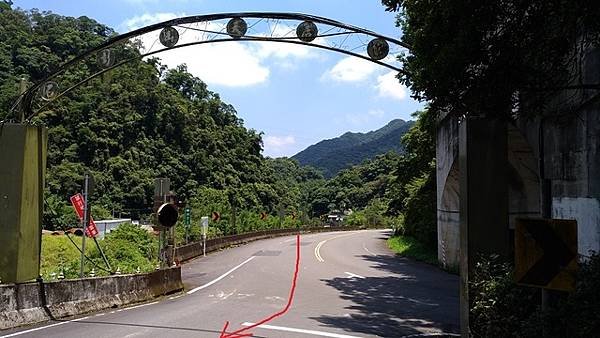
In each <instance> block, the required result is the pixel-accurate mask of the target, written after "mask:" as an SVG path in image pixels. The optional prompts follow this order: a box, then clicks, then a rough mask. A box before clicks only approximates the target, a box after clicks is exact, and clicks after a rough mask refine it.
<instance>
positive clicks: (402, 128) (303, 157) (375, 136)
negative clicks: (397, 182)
mask: <svg viewBox="0 0 600 338" xmlns="http://www.w3.org/2000/svg"><path fill="white" fill-rule="evenodd" d="M412 124H413V122H412V121H404V120H401V119H396V120H392V121H390V122H389V123H388V124H387V125H386V126H384V127H382V128H380V129H377V130H374V131H370V132H367V133H352V132H347V133H345V134H343V135H342V136H340V137H336V138H333V139H329V140H324V141H321V142H319V143H317V144H314V145H312V146H310V147H308V148H306V149H304V150H303V151H301V152H299V153H298V154H296V155H294V156H292V158H293V159H295V160H298V162H299V163H300V164H301V165H310V166H313V167H315V168H317V169H320V170H321V171H322V172H323V175H324V176H325V177H327V178H330V177H332V176H334V175H335V174H337V173H338V172H339V171H340V170H342V169H344V168H349V167H351V166H352V165H355V164H359V163H361V162H363V161H364V160H366V159H372V158H374V157H375V156H376V155H379V154H385V153H387V152H388V151H395V152H397V153H399V154H401V153H403V151H404V148H403V146H402V144H401V143H400V139H401V138H402V136H403V135H404V134H405V133H406V132H407V131H408V129H410V126H411V125H412Z"/></svg>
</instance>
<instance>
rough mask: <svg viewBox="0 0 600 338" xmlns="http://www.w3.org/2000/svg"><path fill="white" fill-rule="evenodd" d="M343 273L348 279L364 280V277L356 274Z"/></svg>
mask: <svg viewBox="0 0 600 338" xmlns="http://www.w3.org/2000/svg"><path fill="white" fill-rule="evenodd" d="M344 273H345V274H347V275H348V276H350V277H348V278H360V279H365V277H363V276H361V275H357V274H355V273H352V272H348V271H344Z"/></svg>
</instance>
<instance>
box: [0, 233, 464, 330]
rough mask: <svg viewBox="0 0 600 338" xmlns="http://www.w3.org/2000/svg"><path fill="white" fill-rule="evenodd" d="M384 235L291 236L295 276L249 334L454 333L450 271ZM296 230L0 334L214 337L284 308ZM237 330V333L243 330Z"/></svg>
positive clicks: (454, 282) (454, 285)
mask: <svg viewBox="0 0 600 338" xmlns="http://www.w3.org/2000/svg"><path fill="white" fill-rule="evenodd" d="M388 236H389V232H387V231H382V230H366V231H353V232H332V233H320V234H308V235H303V236H301V242H300V248H301V250H300V251H301V254H300V265H299V267H300V268H299V275H298V282H297V287H296V291H295V295H294V298H293V302H292V305H291V307H290V309H289V311H287V312H286V313H285V314H283V315H282V316H280V317H278V318H275V319H273V320H272V321H270V322H268V323H265V324H264V326H261V327H258V328H253V329H252V330H249V331H247V332H251V333H252V334H253V335H254V337H292V338H293V337H337V338H353V337H422V336H440V334H441V333H442V332H445V333H453V334H456V333H458V328H459V327H458V322H459V320H458V301H459V298H458V283H459V282H458V277H457V276H454V275H450V274H447V273H445V272H443V271H441V270H440V269H438V268H435V267H432V266H429V265H426V264H422V263H418V262H414V261H412V260H409V259H405V258H400V257H395V256H394V255H393V254H392V253H391V252H390V251H389V250H388V249H387V247H386V245H385V239H386V238H387V237H388ZM295 258H296V237H295V236H294V237H292V236H290V237H279V238H274V239H269V240H263V241H257V242H253V243H250V244H247V245H243V246H240V247H236V248H231V249H227V250H224V251H220V252H216V253H213V254H210V255H208V256H207V257H205V258H198V259H196V260H193V261H191V262H189V263H187V264H184V265H183V266H182V277H183V279H184V283H185V286H186V292H184V293H182V294H177V295H171V296H167V297H165V298H163V299H160V300H157V301H154V302H150V303H146V304H142V305H136V306H131V307H125V308H122V309H110V310H106V311H104V312H101V313H95V314H89V315H86V316H83V317H79V318H70V319H67V320H63V321H52V322H48V323H44V324H40V325H36V326H30V327H25V328H20V329H18V330H10V331H0V338H3V337H11V336H12V337H45V338H52V337H57V338H67V337H77V338H81V337H83V338H94V337H161V338H162V337H219V335H220V332H221V330H222V328H223V326H224V324H225V322H226V321H229V322H230V326H229V329H228V331H230V332H231V331H233V330H236V329H239V328H241V327H243V326H242V325H249V323H255V322H258V321H260V320H261V319H263V318H266V317H268V316H270V315H272V314H274V313H277V312H279V311H281V310H282V309H284V307H285V305H286V303H287V301H288V297H289V294H290V288H291V284H292V279H293V274H294V268H295ZM247 332H245V333H247Z"/></svg>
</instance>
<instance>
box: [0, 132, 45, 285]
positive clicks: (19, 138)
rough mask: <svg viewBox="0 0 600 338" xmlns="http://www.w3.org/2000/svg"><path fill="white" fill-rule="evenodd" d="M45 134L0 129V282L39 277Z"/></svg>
mask: <svg viewBox="0 0 600 338" xmlns="http://www.w3.org/2000/svg"><path fill="white" fill-rule="evenodd" d="M47 139H48V137H47V130H46V129H45V128H42V127H37V126H31V125H25V124H3V125H0V161H1V163H2V164H1V165H0V279H1V280H2V282H3V283H16V282H24V281H28V280H32V279H35V278H37V277H38V276H39V265H40V250H41V232H42V231H41V230H42V216H43V206H44V200H43V198H44V175H45V170H46V144H47Z"/></svg>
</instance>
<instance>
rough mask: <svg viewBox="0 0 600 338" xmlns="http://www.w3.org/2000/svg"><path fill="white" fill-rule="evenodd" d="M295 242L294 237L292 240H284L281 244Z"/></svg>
mask: <svg viewBox="0 0 600 338" xmlns="http://www.w3.org/2000/svg"><path fill="white" fill-rule="evenodd" d="M295 240H296V237H294V238H290V239H286V240H285V241H283V242H282V243H288V242H292V241H295Z"/></svg>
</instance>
